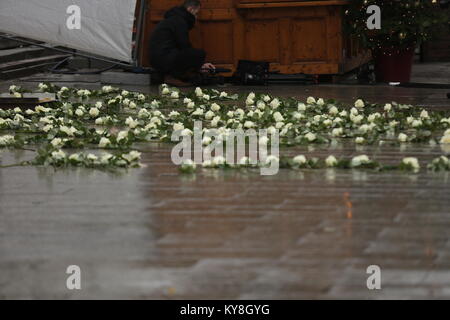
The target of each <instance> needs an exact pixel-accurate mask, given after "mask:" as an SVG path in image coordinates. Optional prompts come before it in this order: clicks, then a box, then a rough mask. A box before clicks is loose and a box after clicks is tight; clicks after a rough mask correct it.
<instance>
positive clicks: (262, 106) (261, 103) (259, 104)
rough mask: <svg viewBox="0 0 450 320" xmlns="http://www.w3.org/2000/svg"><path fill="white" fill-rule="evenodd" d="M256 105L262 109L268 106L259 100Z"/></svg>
mask: <svg viewBox="0 0 450 320" xmlns="http://www.w3.org/2000/svg"><path fill="white" fill-rule="evenodd" d="M256 107H257V108H258V109H260V110H264V109H265V108H266V104H265V103H264V102H263V101H258V103H257V104H256Z"/></svg>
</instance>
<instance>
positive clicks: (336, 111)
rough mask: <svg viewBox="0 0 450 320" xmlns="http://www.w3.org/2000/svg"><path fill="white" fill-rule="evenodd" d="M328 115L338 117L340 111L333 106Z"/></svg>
mask: <svg viewBox="0 0 450 320" xmlns="http://www.w3.org/2000/svg"><path fill="white" fill-rule="evenodd" d="M328 113H329V114H332V115H337V114H338V113H339V109H338V108H336V106H332V107H331V108H330V109H329V110H328Z"/></svg>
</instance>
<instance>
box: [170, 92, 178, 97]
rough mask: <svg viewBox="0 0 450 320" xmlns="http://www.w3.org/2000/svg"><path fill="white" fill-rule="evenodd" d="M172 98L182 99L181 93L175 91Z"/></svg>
mask: <svg viewBox="0 0 450 320" xmlns="http://www.w3.org/2000/svg"><path fill="white" fill-rule="evenodd" d="M170 97H171V98H172V99H178V98H179V97H180V95H179V93H178V92H177V91H174V92H172V93H171V94H170Z"/></svg>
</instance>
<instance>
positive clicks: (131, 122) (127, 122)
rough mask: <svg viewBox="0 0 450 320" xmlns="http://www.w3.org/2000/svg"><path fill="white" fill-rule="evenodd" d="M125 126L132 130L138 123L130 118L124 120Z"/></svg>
mask: <svg viewBox="0 0 450 320" xmlns="http://www.w3.org/2000/svg"><path fill="white" fill-rule="evenodd" d="M125 124H126V125H127V126H129V127H130V128H131V129H134V128H136V127H137V126H138V125H139V122H138V121H137V120H134V119H133V118H132V117H128V118H127V119H126V120H125Z"/></svg>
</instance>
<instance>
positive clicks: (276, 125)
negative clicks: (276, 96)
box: [275, 121, 284, 129]
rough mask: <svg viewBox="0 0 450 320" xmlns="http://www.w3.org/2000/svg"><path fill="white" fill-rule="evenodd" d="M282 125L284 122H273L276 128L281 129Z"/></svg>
mask: <svg viewBox="0 0 450 320" xmlns="http://www.w3.org/2000/svg"><path fill="white" fill-rule="evenodd" d="M283 127H284V122H281V121H280V122H277V123H275V128H277V129H281V128H283Z"/></svg>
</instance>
